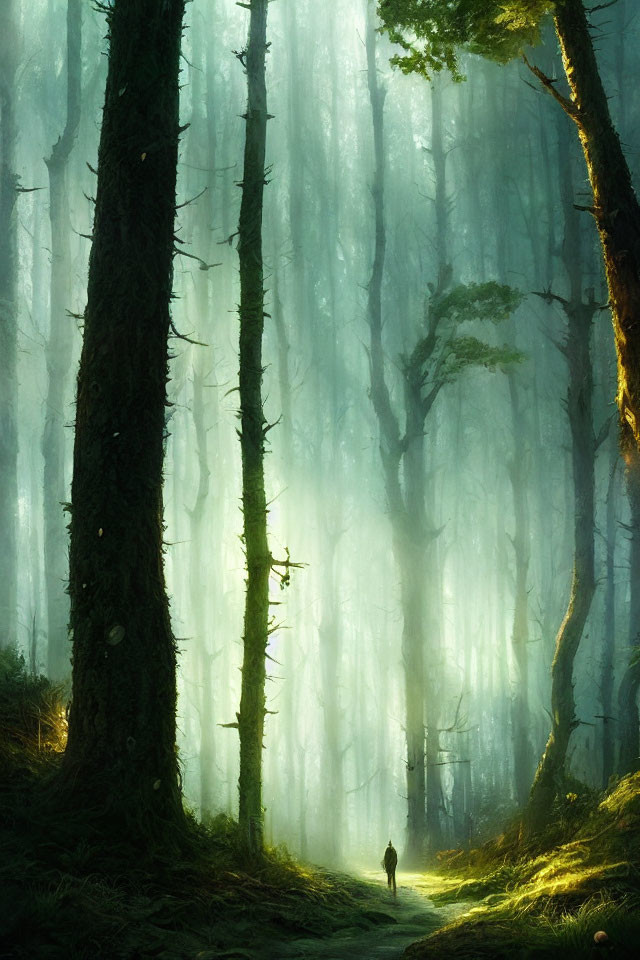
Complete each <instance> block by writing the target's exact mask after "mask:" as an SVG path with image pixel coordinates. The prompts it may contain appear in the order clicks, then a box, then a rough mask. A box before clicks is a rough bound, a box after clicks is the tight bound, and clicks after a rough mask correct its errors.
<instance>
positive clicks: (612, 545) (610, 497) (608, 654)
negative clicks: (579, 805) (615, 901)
mask: <svg viewBox="0 0 640 960" xmlns="http://www.w3.org/2000/svg"><path fill="white" fill-rule="evenodd" d="M610 440H611V442H610V443H609V448H610V451H611V458H610V463H611V471H610V473H609V483H608V485H607V504H606V518H607V520H606V551H607V552H606V559H605V570H606V573H605V595H604V614H603V630H602V660H601V668H600V675H601V680H600V704H601V706H602V718H601V719H602V779H601V783H602V788H603V790H604V789H605V788H606V786H607V784H608V782H609V778H610V777H611V774H612V773H613V771H614V769H615V759H614V752H615V751H614V747H615V737H614V729H615V726H612V722H614V717H613V716H612V712H613V679H614V663H615V651H616V603H615V600H616V580H615V556H616V500H617V489H618V484H617V482H616V479H617V473H618V461H619V457H620V450H619V446H618V438H617V436H616V432H615V431H613V430H612V431H611V434H610ZM639 519H640V516H639ZM631 589H632V590H633V586H632V588H631Z"/></svg>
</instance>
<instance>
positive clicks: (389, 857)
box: [382, 840, 398, 897]
mask: <svg viewBox="0 0 640 960" xmlns="http://www.w3.org/2000/svg"><path fill="white" fill-rule="evenodd" d="M382 863H383V866H384V868H385V870H386V871H387V883H388V884H389V887H390V888H391V887H393V895H394V897H395V895H396V867H397V865H398V854H397V853H396V851H395V847H394V846H393V844H392V843H391V840H389V846H388V847H387V849H386V850H385V852H384V859H383V861H382Z"/></svg>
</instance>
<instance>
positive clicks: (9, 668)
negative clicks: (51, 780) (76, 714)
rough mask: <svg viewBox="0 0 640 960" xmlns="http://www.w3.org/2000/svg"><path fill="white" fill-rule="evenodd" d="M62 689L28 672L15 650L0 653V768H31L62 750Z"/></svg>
mask: <svg viewBox="0 0 640 960" xmlns="http://www.w3.org/2000/svg"><path fill="white" fill-rule="evenodd" d="M66 732H67V723H66V717H65V708H64V702H63V698H62V689H61V687H58V686H54V685H53V684H51V683H50V682H49V680H47V678H46V677H34V676H31V675H30V674H29V673H28V672H27V668H26V665H25V661H24V657H23V656H21V655H20V654H19V653H18V651H17V650H16V649H15V648H14V647H7V648H5V649H2V650H0V767H2V768H5V769H6V768H7V767H8V766H13V765H14V764H16V765H22V766H30V765H32V764H33V763H35V762H37V761H38V760H43V759H46V758H47V756H50V755H51V754H54V753H58V752H60V751H61V750H62V749H64V744H65V741H66Z"/></svg>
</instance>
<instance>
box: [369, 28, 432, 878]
mask: <svg viewBox="0 0 640 960" xmlns="http://www.w3.org/2000/svg"><path fill="white" fill-rule="evenodd" d="M366 43H367V66H368V69H367V77H368V83H369V97H370V100H371V111H372V118H373V135H374V157H375V165H376V166H375V174H374V180H373V186H372V194H373V201H374V210H375V231H376V234H375V253H374V260H373V266H372V270H371V279H370V281H369V288H368V319H369V329H370V366H371V400H372V403H373V407H374V410H375V413H376V416H377V418H378V423H379V425H380V456H381V459H382V466H383V471H384V478H385V491H386V496H387V505H388V508H389V517H390V520H391V526H392V531H393V546H394V556H395V558H396V563H397V564H398V569H399V573H400V589H401V599H402V612H403V632H402V657H403V670H404V687H405V712H406V720H405V736H406V745H407V756H406V759H405V766H406V778H407V807H408V813H407V835H406V853H405V859H413V860H419V859H420V858H421V856H422V853H423V851H424V845H425V827H426V823H425V727H424V694H425V690H424V656H423V633H422V617H421V604H422V590H423V587H424V584H423V583H422V582H421V579H420V576H419V572H418V569H417V568H416V563H415V559H416V558H415V556H414V555H413V552H412V549H411V539H410V537H409V535H408V530H407V527H408V526H409V524H408V518H407V511H406V506H405V503H404V499H403V495H402V489H401V486H400V460H401V457H402V453H403V448H402V443H401V438H400V430H399V425H398V421H397V418H396V416H395V414H394V412H393V409H392V407H391V399H390V397H389V391H388V388H387V385H386V382H385V375H384V353H383V348H382V277H383V273H384V260H385V248H386V233H385V224H384V173H385V166H384V99H385V90H384V88H383V87H382V86H381V85H380V84H379V83H378V78H377V68H376V44H375V33H374V31H373V26H372V24H369V25H368V28H367V41H366ZM419 569H420V570H424V564H421V565H420V566H419Z"/></svg>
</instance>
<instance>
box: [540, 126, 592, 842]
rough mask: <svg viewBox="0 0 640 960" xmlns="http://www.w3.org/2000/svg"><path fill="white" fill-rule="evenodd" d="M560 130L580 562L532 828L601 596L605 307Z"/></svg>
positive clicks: (561, 639) (554, 777) (559, 749)
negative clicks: (595, 328)
mask: <svg viewBox="0 0 640 960" xmlns="http://www.w3.org/2000/svg"><path fill="white" fill-rule="evenodd" d="M560 119H561V124H560V125H559V144H558V147H559V157H560V191H561V197H562V207H563V214H564V223H565V235H564V243H563V262H564V265H565V269H566V271H567V274H568V276H569V284H570V297H569V299H568V300H565V299H564V298H560V297H553V296H552V295H551V294H549V295H548V298H549V297H551V298H553V299H555V300H557V301H559V302H560V303H561V305H562V308H563V310H564V313H565V315H566V318H567V340H566V344H565V345H564V347H563V352H564V354H565V356H566V359H567V364H568V367H569V387H568V393H567V412H568V416H569V427H570V432H571V457H572V465H573V491H574V557H573V578H572V583H571V594H570V598H569V604H568V607H567V611H566V613H565V616H564V619H563V621H562V624H561V626H560V630H559V631H558V635H557V637H556V646H555V654H554V658H553V663H552V665H551V732H550V734H549V739H548V741H547V745H546V748H545V751H544V754H543V756H542V758H541V760H540V762H539V764H538V768H537V770H536V774H535V778H534V781H533V786H532V788H531V795H530V798H529V808H528V811H527V819H528V822H529V825H530V827H531V828H532V829H533V830H536V829H539V828H540V827H541V826H543V825H544V823H546V822H548V820H549V816H550V813H551V808H552V803H553V800H554V799H555V797H556V796H557V794H558V792H559V791H560V790H561V789H562V780H563V777H564V767H565V759H566V754H567V747H568V745H569V740H570V737H571V734H572V732H573V730H575V728H576V727H577V726H578V721H577V719H576V717H575V699H574V693H573V664H574V660H575V657H576V654H577V652H578V647H579V645H580V640H581V639H582V633H583V630H584V625H585V623H586V620H587V616H588V614H589V610H590V607H591V600H592V598H593V594H594V592H595V572H594V562H595V561H594V482H595V481H594V471H595V449H596V447H595V438H594V432H593V415H592V399H593V370H592V363H591V328H592V323H593V317H594V314H595V312H596V311H597V310H598V304H597V303H595V301H594V299H593V290H590V291H588V296H587V299H586V301H585V300H584V299H583V290H582V264H581V236H580V234H581V228H580V223H579V220H578V216H579V215H578V213H577V211H576V210H575V207H574V202H573V185H572V178H571V167H570V155H569V154H570V141H569V138H568V136H567V134H566V126H567V125H566V122H565V121H564V118H562V117H561V118H560Z"/></svg>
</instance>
